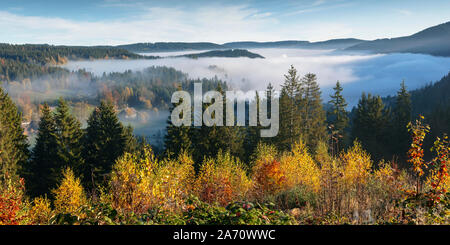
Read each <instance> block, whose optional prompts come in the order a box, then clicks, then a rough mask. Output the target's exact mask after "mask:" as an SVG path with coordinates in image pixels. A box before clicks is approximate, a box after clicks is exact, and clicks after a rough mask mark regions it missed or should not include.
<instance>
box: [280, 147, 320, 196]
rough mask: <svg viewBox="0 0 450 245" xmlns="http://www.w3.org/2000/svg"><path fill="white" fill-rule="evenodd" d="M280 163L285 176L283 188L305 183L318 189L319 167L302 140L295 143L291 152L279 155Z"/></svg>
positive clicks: (313, 188)
mask: <svg viewBox="0 0 450 245" xmlns="http://www.w3.org/2000/svg"><path fill="white" fill-rule="evenodd" d="M280 163H281V164H280V169H281V171H282V172H283V173H284V176H285V178H286V182H285V188H292V187H294V186H297V185H306V186H308V187H310V188H311V189H312V190H314V191H316V192H317V191H319V189H320V169H319V167H318V166H317V165H316V163H315V162H314V160H313V158H312V157H311V155H310V154H309V153H308V149H307V148H306V145H305V144H304V143H303V142H302V141H299V142H297V143H295V144H294V145H293V146H292V150H291V152H290V153H288V154H285V155H283V156H282V157H281V160H280Z"/></svg>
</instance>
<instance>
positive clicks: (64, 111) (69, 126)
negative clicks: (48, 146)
mask: <svg viewBox="0 0 450 245" xmlns="http://www.w3.org/2000/svg"><path fill="white" fill-rule="evenodd" d="M54 120H55V126H56V132H55V134H56V142H57V149H56V150H57V158H55V159H54V161H56V162H58V163H59V165H60V167H61V169H65V168H67V167H70V168H72V169H73V171H74V172H75V173H76V174H77V175H81V174H82V172H83V171H82V168H83V159H82V157H81V151H82V142H81V140H82V137H83V131H82V130H81V124H80V122H78V120H77V119H76V118H75V117H74V116H73V115H71V114H70V112H69V106H68V105H67V102H66V101H65V100H64V99H62V98H60V99H59V100H58V107H57V108H56V113H55V115H54Z"/></svg>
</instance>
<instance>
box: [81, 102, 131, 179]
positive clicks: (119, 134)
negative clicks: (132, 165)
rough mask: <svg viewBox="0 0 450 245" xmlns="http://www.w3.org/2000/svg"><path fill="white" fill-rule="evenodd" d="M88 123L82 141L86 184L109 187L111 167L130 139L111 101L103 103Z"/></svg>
mask: <svg viewBox="0 0 450 245" xmlns="http://www.w3.org/2000/svg"><path fill="white" fill-rule="evenodd" d="M87 124H88V126H87V128H86V130H85V132H86V133H85V136H84V139H83V142H84V144H83V158H84V161H85V165H84V166H85V167H84V183H85V186H88V187H90V188H95V187H96V186H97V185H103V184H106V181H107V179H108V178H107V176H108V175H109V173H110V172H111V170H112V166H113V165H114V163H115V161H116V159H117V158H118V157H120V156H121V155H123V153H124V152H125V150H126V148H127V141H129V140H130V139H129V131H127V130H126V129H125V128H124V126H123V125H122V123H121V122H120V121H119V118H118V117H117V114H116V111H115V109H114V106H113V105H112V104H111V103H110V102H105V101H102V102H101V103H100V106H98V107H97V108H95V110H94V111H93V112H92V114H91V115H90V117H89V119H88V121H87Z"/></svg>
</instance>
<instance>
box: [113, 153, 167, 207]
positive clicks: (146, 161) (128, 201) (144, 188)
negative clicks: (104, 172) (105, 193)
mask: <svg viewBox="0 0 450 245" xmlns="http://www.w3.org/2000/svg"><path fill="white" fill-rule="evenodd" d="M157 164H158V163H157V161H156V159H155V157H154V154H153V152H152V151H151V149H150V148H149V147H148V148H145V149H144V152H143V153H142V154H130V153H125V154H124V155H123V156H122V157H121V158H120V159H118V160H117V161H116V163H115V165H114V166H113V171H112V173H111V182H110V187H111V202H112V205H113V207H114V208H117V209H119V210H121V211H123V212H135V213H142V212H145V211H147V210H148V209H149V208H150V206H151V205H152V197H151V194H152V190H151V187H152V185H151V183H152V181H153V180H152V179H151V178H152V176H153V173H154V170H155V169H156V168H157Z"/></svg>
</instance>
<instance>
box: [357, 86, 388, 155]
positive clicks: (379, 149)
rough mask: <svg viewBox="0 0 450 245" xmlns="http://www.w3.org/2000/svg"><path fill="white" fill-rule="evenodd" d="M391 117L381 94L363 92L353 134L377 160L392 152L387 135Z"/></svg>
mask: <svg viewBox="0 0 450 245" xmlns="http://www.w3.org/2000/svg"><path fill="white" fill-rule="evenodd" d="M390 117H391V115H390V110H389V109H386V108H385V107H384V104H383V101H382V100H381V97H380V96H372V95H371V94H368V95H367V96H366V94H365V93H363V94H362V96H361V99H360V100H359V102H358V106H357V108H356V109H355V112H354V119H353V128H352V135H353V138H354V139H358V140H359V141H360V142H361V143H362V145H363V148H364V149H366V150H367V151H368V152H369V153H370V154H371V156H372V157H373V158H374V159H375V160H376V161H378V160H380V159H382V158H383V157H385V158H387V156H389V153H390V152H389V148H388V145H389V144H388V139H389V136H388V135H387V129H388V128H389V126H390V125H389V122H390V121H391V120H390Z"/></svg>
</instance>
